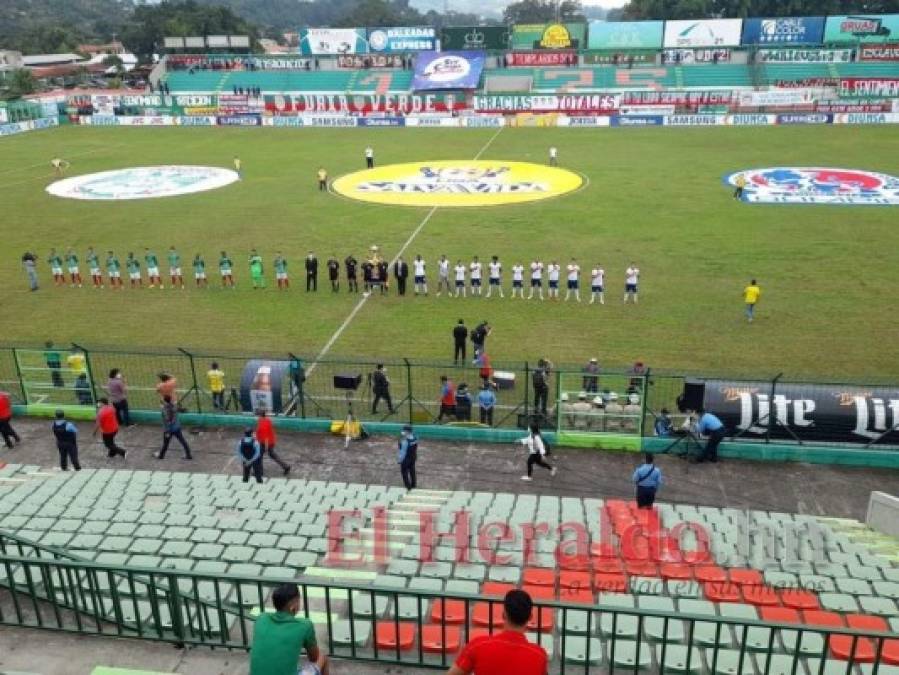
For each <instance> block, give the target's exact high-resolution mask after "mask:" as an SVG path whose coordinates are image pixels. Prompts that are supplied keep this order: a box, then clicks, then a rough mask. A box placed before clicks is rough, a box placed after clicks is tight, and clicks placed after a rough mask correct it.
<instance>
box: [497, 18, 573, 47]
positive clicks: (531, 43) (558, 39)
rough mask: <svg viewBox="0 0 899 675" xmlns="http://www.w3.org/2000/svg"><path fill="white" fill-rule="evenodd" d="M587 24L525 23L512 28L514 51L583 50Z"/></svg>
mask: <svg viewBox="0 0 899 675" xmlns="http://www.w3.org/2000/svg"><path fill="white" fill-rule="evenodd" d="M586 37H587V24H585V23H550V24H542V23H524V24H517V25H515V26H512V49H583V48H584V42H585V40H586Z"/></svg>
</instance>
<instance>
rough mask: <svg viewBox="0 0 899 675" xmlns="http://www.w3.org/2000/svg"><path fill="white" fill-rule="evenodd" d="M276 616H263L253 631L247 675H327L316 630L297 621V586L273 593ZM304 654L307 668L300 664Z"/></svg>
mask: <svg viewBox="0 0 899 675" xmlns="http://www.w3.org/2000/svg"><path fill="white" fill-rule="evenodd" d="M272 604H273V605H274V606H275V612H274V613H270V612H263V613H262V614H261V615H260V616H259V618H258V619H256V624H255V626H254V628H253V645H252V648H251V649H250V675H286V674H287V673H290V674H291V675H293V674H294V673H296V674H297V675H307V673H308V674H309V675H312V673H315V674H316V675H328V658H327V657H326V656H325V655H324V653H323V652H322V651H321V650H320V649H319V648H318V644H317V643H316V641H315V626H313V624H312V622H311V621H309V619H306V618H303V617H297V616H296V614H297V612H299V611H300V590H299V588H297V585H296V584H284V585H283V586H278V588H276V589H275V591H274V592H273V593H272ZM304 649H305V650H306V657H307V659H308V660H309V661H308V665H309V666H312V668H308V667H302V666H300V664H299V661H300V656H301V654H302V650H304Z"/></svg>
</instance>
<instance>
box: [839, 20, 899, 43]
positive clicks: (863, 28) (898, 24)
mask: <svg viewBox="0 0 899 675" xmlns="http://www.w3.org/2000/svg"><path fill="white" fill-rule="evenodd" d="M897 35H899V14H854V15H852V16H829V17H827V23H826V24H825V25H824V42H890V41H891V40H893V41H895V40H896V36H897Z"/></svg>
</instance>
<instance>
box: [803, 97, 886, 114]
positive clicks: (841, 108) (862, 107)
mask: <svg viewBox="0 0 899 675" xmlns="http://www.w3.org/2000/svg"><path fill="white" fill-rule="evenodd" d="M896 103H899V99H896ZM815 112H829V113H873V112H894V111H893V106H892V103H891V102H890V101H878V100H877V99H870V100H867V101H861V100H859V101H853V102H852V103H845V102H844V103H819V104H818V105H816V106H815Z"/></svg>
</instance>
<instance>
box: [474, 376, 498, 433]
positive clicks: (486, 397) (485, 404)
mask: <svg viewBox="0 0 899 675" xmlns="http://www.w3.org/2000/svg"><path fill="white" fill-rule="evenodd" d="M478 405H479V406H480V408H481V424H487V425H489V426H491V427H492V426H493V409H494V408H495V407H496V394H495V393H494V392H493V387H491V386H490V381H489V380H486V379H485V380H484V384H483V385H481V391H479V392H478Z"/></svg>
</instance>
